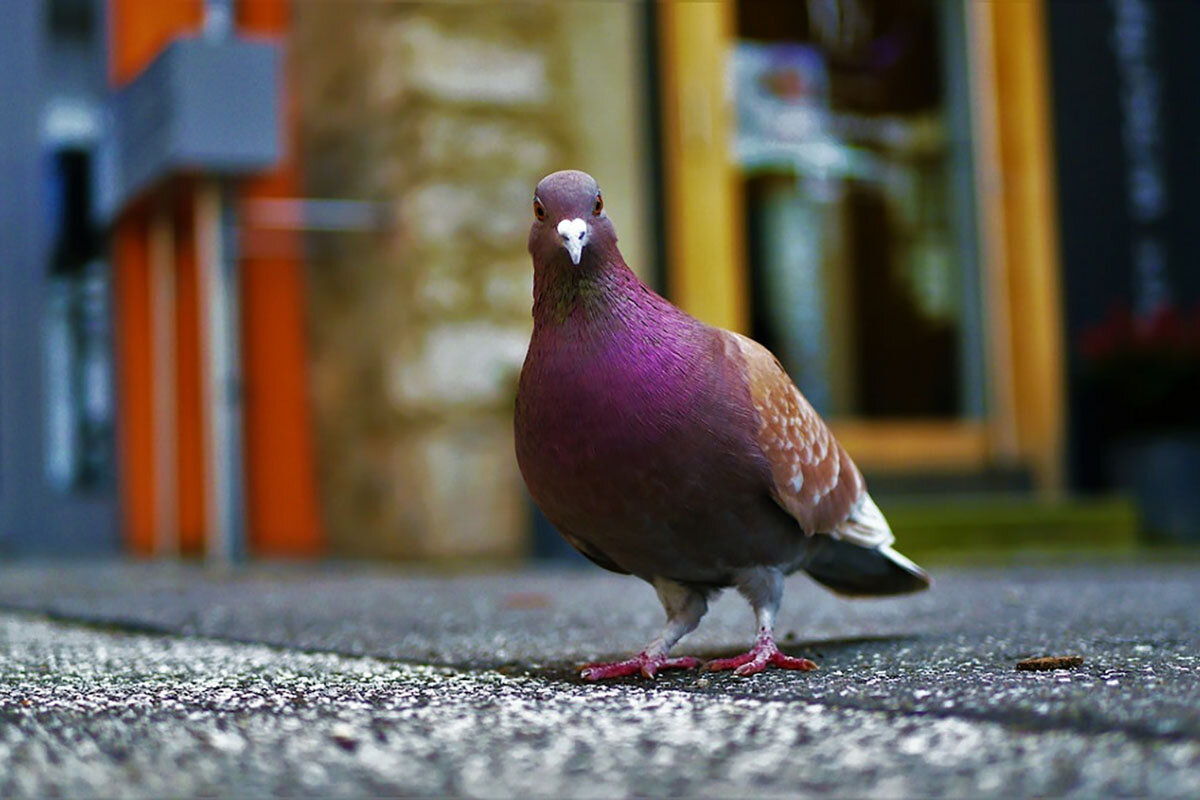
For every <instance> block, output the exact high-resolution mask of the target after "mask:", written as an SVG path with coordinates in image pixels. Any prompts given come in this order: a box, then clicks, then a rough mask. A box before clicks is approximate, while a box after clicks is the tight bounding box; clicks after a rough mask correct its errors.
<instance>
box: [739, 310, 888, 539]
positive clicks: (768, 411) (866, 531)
mask: <svg viewBox="0 0 1200 800" xmlns="http://www.w3.org/2000/svg"><path fill="white" fill-rule="evenodd" d="M727 336H728V337H729V342H728V346H729V349H730V350H732V351H733V352H732V353H731V355H733V356H735V357H737V358H740V360H741V362H742V365H743V369H744V375H745V378H746V383H747V386H748V388H749V391H750V398H751V401H752V402H753V404H754V411H755V413H756V414H757V417H758V430H757V432H756V439H757V442H758V446H759V448H760V449H761V451H762V454H763V457H764V458H766V460H767V463H768V464H769V465H770V467H771V476H772V479H773V486H772V487H771V488H772V491H771V494H772V496H773V497H774V498H775V501H776V502H777V503H779V505H780V506H782V507H783V508H784V510H786V511H787V512H788V513H789V514H791V515H792V516H793V517H794V518H795V519H796V522H798V523H799V524H800V527H801V529H803V530H804V532H805V533H808V534H814V533H826V534H831V535H833V536H836V537H838V538H842V539H847V540H849V541H852V542H854V543H855V544H861V545H864V546H868V547H875V546H879V545H882V544H888V543H890V542H891V541H892V540H893V536H892V533H891V530H890V529H889V528H888V526H887V522H886V521H885V520H884V519H883V515H882V514H880V513H879V509H878V508H877V507H876V506H875V504H874V502H872V501H871V498H870V496H869V495H868V494H867V492H866V487H865V485H864V483H863V479H862V475H861V474H860V473H859V471H858V467H856V466H855V465H854V462H853V461H851V460H850V456H849V455H847V454H846V451H845V450H843V449H842V446H841V445H840V444H838V441H837V440H836V439H835V438H834V437H833V433H832V432H831V431H830V430H829V428H828V427H827V426H826V425H825V422H824V421H823V420H822V419H821V417H820V416H819V415H818V414H817V412H816V410H815V409H813V407H812V406H811V405H809V402H808V400H806V399H805V398H804V395H802V394H801V393H800V390H799V389H797V388H796V385H795V384H794V383H792V379H791V378H789V377H788V374H787V373H786V372H785V371H784V369H783V366H782V365H781V364H780V363H779V360H778V359H777V358H775V356H774V355H772V354H771V351H770V350H768V349H767V348H765V347H763V346H762V345H761V344H759V343H758V342H756V341H754V340H753V339H748V338H746V337H745V336H741V335H740V334H736V333H729V334H727Z"/></svg>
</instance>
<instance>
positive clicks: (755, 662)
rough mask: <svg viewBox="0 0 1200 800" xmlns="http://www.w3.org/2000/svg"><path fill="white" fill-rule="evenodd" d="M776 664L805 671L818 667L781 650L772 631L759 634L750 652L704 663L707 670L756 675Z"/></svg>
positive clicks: (782, 667)
mask: <svg viewBox="0 0 1200 800" xmlns="http://www.w3.org/2000/svg"><path fill="white" fill-rule="evenodd" d="M772 664H774V665H775V666H777V667H780V668H781V669H798V670H801V671H804V672H808V671H809V670H813V669H816V668H817V665H816V664H815V663H813V662H812V661H809V660H808V659H807V658H793V657H792V656H786V655H784V654H783V653H781V652H779V647H778V646H776V644H775V639H774V637H773V636H771V634H770V633H765V634H762V633H760V634H759V636H758V641H756V642H755V643H754V648H753V649H752V650H751V651H750V652H749V653H743V654H742V655H740V656H734V657H733V658H718V659H716V660H715V661H709V662H708V663H707V664H705V665H704V670H705V672H717V671H719V670H726V669H731V670H733V671H734V673H735V674H737V675H754V674H757V673H759V672H762V671H763V670H764V669H766V668H767V667H768V666H770V665H772Z"/></svg>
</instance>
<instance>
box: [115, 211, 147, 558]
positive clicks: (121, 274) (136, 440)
mask: <svg viewBox="0 0 1200 800" xmlns="http://www.w3.org/2000/svg"><path fill="white" fill-rule="evenodd" d="M112 260H113V300H114V310H115V312H116V313H115V329H116V330H115V333H116V351H117V354H116V355H117V357H116V362H117V363H116V367H117V381H116V383H117V387H116V388H117V403H118V411H119V413H120V418H119V419H120V425H119V426H118V438H119V446H118V459H119V462H118V463H119V468H120V495H121V514H122V517H123V518H124V529H125V541H126V545H127V547H128V548H129V551H130V552H131V553H133V554H134V555H139V556H148V555H151V554H152V553H153V552H154V540H155V535H154V533H155V532H154V524H155V520H154V493H155V490H156V487H155V482H154V394H153V391H154V389H153V376H152V374H151V364H152V355H151V344H150V336H151V330H150V328H151V311H150V252H149V232H148V224H147V219H146V215H145V213H141V212H131V213H129V214H127V215H126V216H125V217H124V218H123V219H121V221H120V222H119V223H118V224H117V226H116V228H115V230H114V231H113V236H112Z"/></svg>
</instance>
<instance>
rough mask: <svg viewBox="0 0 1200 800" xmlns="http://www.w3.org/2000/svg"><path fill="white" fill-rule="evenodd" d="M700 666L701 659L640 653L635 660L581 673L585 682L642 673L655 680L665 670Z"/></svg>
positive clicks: (615, 662) (600, 666)
mask: <svg viewBox="0 0 1200 800" xmlns="http://www.w3.org/2000/svg"><path fill="white" fill-rule="evenodd" d="M698 666H700V659H698V658H692V657H690V656H686V657H684V658H667V657H666V656H665V655H658V656H651V655H647V654H646V653H644V652H643V653H638V654H637V655H636V656H634V657H633V658H629V659H626V660H624V661H613V662H611V663H607V664H588V665H587V666H585V667H584V668H583V669H581V670H580V671H579V675H580V677H582V678H583V679H584V680H585V681H599V680H604V679H605V678H624V677H625V676H626V675H636V674H637V673H639V672H640V673H642V675H644V676H646V677H647V678H653V677H654V675H655V673H657V672H661V671H662V670H664V669H695V668H696V667H698Z"/></svg>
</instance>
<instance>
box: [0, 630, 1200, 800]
mask: <svg viewBox="0 0 1200 800" xmlns="http://www.w3.org/2000/svg"><path fill="white" fill-rule="evenodd" d="M691 680H693V681H694V680H695V679H694V678H693V679H691ZM879 685H886V684H879ZM0 764H3V765H4V767H3V769H0V795H3V796H6V797H44V796H50V795H62V796H76V797H85V796H86V797H95V796H122V797H161V796H196V795H233V796H257V795H285V796H300V795H304V796H342V797H348V796H362V795H374V796H377V795H395V794H403V795H420V796H443V795H455V796H471V797H511V796H527V797H606V798H607V797H614V796H631V795H658V796H662V795H670V796H712V797H729V796H748V795H750V794H753V795H754V796H759V797H769V796H785V795H786V796H803V795H843V796H872V797H899V796H931V795H939V796H949V797H966V796H979V795H991V796H1001V795H1003V796H1044V795H1053V796H1061V795H1074V796H1080V797H1097V796H1114V795H1118V796H1119V795H1158V796H1179V797H1187V796H1192V797H1194V796H1197V795H1198V794H1200V742H1197V741H1196V740H1195V739H1189V738H1176V739H1174V740H1161V739H1147V738H1144V737H1139V736H1136V735H1130V734H1127V733H1121V732H1105V733H1097V734H1081V733H1078V732H1075V731H1071V730H1065V729H1059V730H1041V731H1030V730H1027V729H1025V728H1023V727H1019V726H1017V727H1014V726H1011V725H1006V724H1003V723H999V722H991V721H981V720H972V719H965V718H959V717H953V716H933V715H925V714H915V715H914V714H909V713H895V712H886V711H872V710H861V709H855V708H841V707H831V706H830V705H828V704H826V703H824V702H817V701H801V700H788V701H786V702H780V701H779V700H776V699H771V698H769V697H738V696H732V695H730V694H726V693H724V692H720V691H718V692H713V693H702V692H697V691H690V690H681V689H680V688H677V687H676V686H673V685H670V684H658V685H647V684H635V683H630V684H621V685H602V686H595V685H581V684H573V683H565V682H561V681H547V680H545V679H543V678H539V677H525V676H509V675H504V674H501V673H499V672H496V671H494V670H468V671H460V670H454V669H450V668H439V667H425V666H412V665H406V664H398V663H395V662H389V661H385V660H381V659H377V658H370V657H347V656H341V655H335V654H324V653H303V652H296V651H292V650H287V649H280V648H272V647H266V646H262V645H253V644H239V643H229V642H217V641H212V640H208V639H202V638H172V637H163V636H154V635H148V634H128V633H121V632H113V631H103V630H97V629H94V628H81V627H79V626H75V625H71V624H67V623H59V622H49V621H45V620H39V619H35V618H30V617H28V616H14V615H0Z"/></svg>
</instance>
